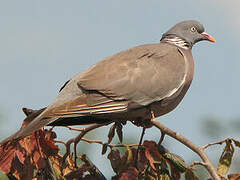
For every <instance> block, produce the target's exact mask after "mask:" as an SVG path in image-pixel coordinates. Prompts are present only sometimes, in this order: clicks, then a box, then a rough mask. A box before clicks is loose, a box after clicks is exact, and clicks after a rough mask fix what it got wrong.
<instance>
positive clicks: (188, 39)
mask: <svg viewBox="0 0 240 180" xmlns="http://www.w3.org/2000/svg"><path fill="white" fill-rule="evenodd" d="M174 38H178V39H180V40H182V41H183V42H184V43H185V44H186V45H187V46H189V47H192V46H193V45H194V44H195V43H197V42H199V41H203V40H207V41H210V42H215V39H214V38H213V37H212V36H210V35H208V34H207V33H206V32H205V31H204V27H203V25H202V24H200V23H199V22H198V21H194V20H189V21H182V22H180V23H178V24H176V25H175V26H173V27H172V28H171V29H169V30H168V31H167V32H166V33H164V34H163V36H162V39H161V40H165V39H169V40H170V39H174Z"/></svg>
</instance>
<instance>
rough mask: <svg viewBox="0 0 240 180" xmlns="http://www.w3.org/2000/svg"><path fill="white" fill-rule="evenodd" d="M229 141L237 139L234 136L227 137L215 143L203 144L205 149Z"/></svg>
mask: <svg viewBox="0 0 240 180" xmlns="http://www.w3.org/2000/svg"><path fill="white" fill-rule="evenodd" d="M227 141H236V140H235V139H233V138H227V139H224V140H222V141H218V142H213V143H208V144H206V145H204V146H202V148H203V149H207V148H208V147H209V146H213V145H222V144H223V143H225V142H227Z"/></svg>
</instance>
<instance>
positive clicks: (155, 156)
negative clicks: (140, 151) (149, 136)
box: [143, 141, 162, 170]
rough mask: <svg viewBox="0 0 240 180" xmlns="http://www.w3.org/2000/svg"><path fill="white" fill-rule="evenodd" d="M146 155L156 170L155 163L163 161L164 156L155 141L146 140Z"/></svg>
mask: <svg viewBox="0 0 240 180" xmlns="http://www.w3.org/2000/svg"><path fill="white" fill-rule="evenodd" d="M143 146H144V147H145V148H146V149H145V156H146V158H147V159H148V161H149V164H150V166H151V167H152V168H153V169H154V170H156V167H155V165H154V164H155V163H158V164H159V163H161V159H162V156H161V154H160V153H159V152H158V148H157V144H156V143H155V142H154V141H144V143H143Z"/></svg>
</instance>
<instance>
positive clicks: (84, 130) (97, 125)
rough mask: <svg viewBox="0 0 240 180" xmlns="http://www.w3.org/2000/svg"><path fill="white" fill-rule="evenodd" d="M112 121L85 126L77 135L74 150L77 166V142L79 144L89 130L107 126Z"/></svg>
mask: <svg viewBox="0 0 240 180" xmlns="http://www.w3.org/2000/svg"><path fill="white" fill-rule="evenodd" d="M110 123H112V122H108V123H104V124H93V125H91V126H88V127H86V128H84V129H83V130H82V131H81V133H80V134H79V135H78V136H77V137H75V138H74V147H73V150H74V160H75V167H77V164H76V163H77V162H76V160H77V144H78V143H79V141H80V140H81V139H82V137H83V136H84V135H85V134H87V133H88V132H89V131H92V130H94V129H97V128H99V127H102V126H107V125H109V124H110Z"/></svg>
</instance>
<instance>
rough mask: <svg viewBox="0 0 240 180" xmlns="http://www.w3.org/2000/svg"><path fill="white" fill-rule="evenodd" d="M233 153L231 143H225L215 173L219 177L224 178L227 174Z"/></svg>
mask: <svg viewBox="0 0 240 180" xmlns="http://www.w3.org/2000/svg"><path fill="white" fill-rule="evenodd" d="M233 153H234V147H233V145H232V143H231V141H226V146H225V148H224V150H223V152H222V155H221V157H220V159H219V163H218V169H217V172H218V174H219V175H221V176H224V175H226V174H227V172H228V170H229V168H230V165H231V162H232V157H233Z"/></svg>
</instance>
